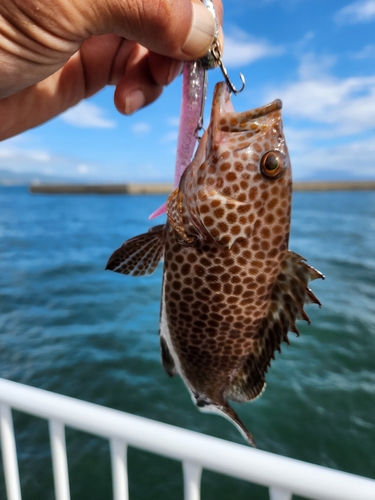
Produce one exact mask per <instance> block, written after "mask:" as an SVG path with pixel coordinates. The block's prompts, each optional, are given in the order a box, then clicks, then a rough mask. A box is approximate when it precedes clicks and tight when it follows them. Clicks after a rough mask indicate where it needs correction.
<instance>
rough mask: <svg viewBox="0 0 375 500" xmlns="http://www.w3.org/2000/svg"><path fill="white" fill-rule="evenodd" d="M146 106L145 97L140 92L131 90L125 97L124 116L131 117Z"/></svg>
mask: <svg viewBox="0 0 375 500" xmlns="http://www.w3.org/2000/svg"><path fill="white" fill-rule="evenodd" d="M145 104H146V99H145V95H144V93H143V92H142V91H141V90H132V91H131V92H129V94H128V95H127V96H126V97H125V114H126V115H132V114H133V113H134V112H135V111H137V110H138V109H140V108H142V107H143V106H144V105H145Z"/></svg>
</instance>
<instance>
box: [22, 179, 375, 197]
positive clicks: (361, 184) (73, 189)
mask: <svg viewBox="0 0 375 500" xmlns="http://www.w3.org/2000/svg"><path fill="white" fill-rule="evenodd" d="M293 189H294V191H370V190H375V181H314V182H313V181H310V182H294V184H293ZM29 191H30V192H31V193H34V194H169V193H171V192H172V191H173V185H172V184H170V183H139V184H136V183H126V184H62V183H56V184H39V183H38V184H37V183H35V184H30V186H29Z"/></svg>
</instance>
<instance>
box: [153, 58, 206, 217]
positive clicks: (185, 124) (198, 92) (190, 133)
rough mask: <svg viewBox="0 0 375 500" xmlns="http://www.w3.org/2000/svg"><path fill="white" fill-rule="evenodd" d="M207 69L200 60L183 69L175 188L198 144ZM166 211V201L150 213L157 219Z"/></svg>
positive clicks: (189, 63)
mask: <svg viewBox="0 0 375 500" xmlns="http://www.w3.org/2000/svg"><path fill="white" fill-rule="evenodd" d="M205 73H206V70H205V69H204V68H203V66H202V63H201V62H200V61H194V62H187V63H185V66H184V71H183V83H182V102H181V113H180V124H179V128H178V140H177V157H176V167H175V174H174V184H173V185H174V188H176V187H178V185H179V183H180V179H181V176H182V174H183V173H184V171H185V169H186V168H187V166H188V165H189V163H190V162H191V159H192V157H193V153H194V150H195V146H196V144H197V132H198V130H199V128H200V127H201V117H202V110H203V104H204V100H205V97H206V96H205V94H206V75H205ZM164 213H165V203H164V204H163V205H162V206H161V207H160V208H158V209H157V210H155V212H153V213H152V214H151V215H150V217H149V218H150V219H155V217H158V216H159V215H162V214H164Z"/></svg>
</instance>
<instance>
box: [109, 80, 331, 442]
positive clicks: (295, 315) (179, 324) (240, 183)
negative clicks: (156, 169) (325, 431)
mask: <svg viewBox="0 0 375 500" xmlns="http://www.w3.org/2000/svg"><path fill="white" fill-rule="evenodd" d="M291 190H292V180H291V168H290V161H289V155H288V150H287V147H286V144H285V139H284V135H283V131H282V119H281V102H280V101H274V102H273V103H271V104H269V105H267V106H264V107H261V108H257V109H255V110H252V111H248V112H245V113H234V112H233V108H232V106H231V102H230V96H229V95H228V91H227V89H226V86H225V84H218V85H217V86H216V88H215V94H214V100H213V105H212V113H211V122H210V126H209V128H208V129H207V131H206V132H205V134H204V135H203V137H202V139H201V141H200V144H199V147H198V149H197V152H196V155H195V157H194V160H193V161H192V162H191V164H190V165H189V167H188V168H187V169H186V171H185V172H184V174H183V176H182V178H181V181H180V185H179V188H178V189H176V190H175V191H174V192H173V193H172V194H171V195H170V197H169V198H168V201H167V214H168V221H167V224H166V226H165V228H164V229H163V230H161V229H158V230H157V231H156V232H159V245H160V248H164V261H165V264H164V275H163V293H162V295H163V296H162V307H161V320H160V337H161V346H162V358H163V364H164V366H165V369H166V370H167V372H168V373H169V374H170V375H172V374H174V373H179V374H180V375H181V377H182V378H183V380H184V382H185V383H186V386H187V387H188V389H189V391H190V392H191V394H192V396H193V398H194V400H195V402H196V404H197V406H198V407H199V408H200V409H202V410H208V411H218V412H219V413H221V414H223V415H224V416H226V417H228V418H229V419H231V420H232V421H233V422H234V423H235V424H236V425H237V427H238V428H239V429H240V431H241V432H242V433H243V434H244V436H245V438H246V439H247V440H248V441H249V443H251V444H254V441H253V438H252V435H251V434H250V433H249V432H248V430H247V429H246V427H245V426H244V424H243V423H242V421H241V420H240V419H239V417H238V415H237V414H236V413H235V412H234V411H233V409H232V408H231V407H230V406H229V405H228V402H227V400H228V399H230V400H234V401H239V402H243V401H249V400H252V399H254V398H256V397H257V396H259V395H260V394H261V392H262V390H263V388H264V386H265V373H266V372H267V369H268V366H269V365H270V361H271V359H272V358H274V353H275V351H276V350H280V344H281V342H282V341H285V342H287V343H289V340H288V336H287V334H288V331H293V332H295V333H297V334H298V330H297V327H296V325H295V321H296V320H297V319H306V320H308V317H307V315H306V313H305V311H304V309H303V307H304V304H305V303H308V302H315V303H317V304H319V301H318V300H317V299H316V297H315V295H314V294H313V293H312V292H311V290H309V289H308V288H307V283H308V282H309V281H310V280H313V279H316V278H318V277H322V275H321V274H320V273H319V272H318V271H316V270H315V269H313V268H311V267H310V266H308V265H307V264H306V263H305V261H304V259H303V258H302V257H300V256H298V255H297V254H295V253H294V252H291V251H289V250H288V240H289V226H290V212H291ZM150 234H152V233H147V234H146V235H141V236H139V237H138V239H137V238H135V239H134V238H133V239H132V240H129V242H127V243H125V244H124V245H125V249H123V250H122V252H123V254H125V255H128V253H129V247H128V245H129V243H131V245H130V246H133V247H134V255H132V256H131V257H129V256H128V257H127V258H126V259H125V260H124V262H125V264H121V263H120V262H119V261H118V259H119V257H120V255H116V252H115V254H114V256H115V257H112V258H111V259H114V262H116V265H117V268H116V269H114V270H117V271H118V272H125V273H128V274H129V271H130V273H132V274H134V273H135V271H134V270H136V271H137V272H138V270H139V268H138V267H137V266H135V264H134V261H135V260H137V256H141V257H142V258H141V261H142V269H147V270H149V269H152V268H153V267H154V260H152V258H151V257H152V256H153V259H155V256H156V255H157V253H158V251H157V250H155V247H157V243H156V242H155V240H153V239H152V238H151V237H150V236H147V235H150ZM145 237H146V238H148V239H150V241H151V243H150V245H152V244H154V247H153V248H154V249H153V251H152V252H151V253H150V255H149V254H147V253H146V254H145V255H143V254H142V251H141V250H140V249H139V246H141V247H144V246H145V241H144V240H141V239H142V238H145ZM147 245H148V243H147ZM147 245H146V246H147ZM123 247H124V246H123ZM123 247H122V248H123ZM120 250H121V249H119V250H118V251H117V252H119V251H120ZM130 253H131V251H130ZM145 256H146V257H147V256H149V258H150V259H151V260H150V263H149V264H147V263H145V262H144V261H145ZM116 259H117V260H116ZM146 260H147V259H146ZM151 261H152V264H151ZM129 262H131V263H132V266H130V267H129ZM124 266H125V267H124Z"/></svg>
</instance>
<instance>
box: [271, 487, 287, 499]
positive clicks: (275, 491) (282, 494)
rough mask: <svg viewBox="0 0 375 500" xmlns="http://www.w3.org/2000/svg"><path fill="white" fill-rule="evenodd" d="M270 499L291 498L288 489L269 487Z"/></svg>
mask: <svg viewBox="0 0 375 500" xmlns="http://www.w3.org/2000/svg"><path fill="white" fill-rule="evenodd" d="M269 492H270V500H292V493H290V491H285V490H280V489H279V488H270V490H269Z"/></svg>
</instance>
